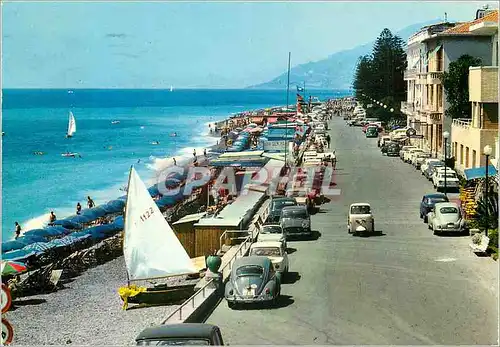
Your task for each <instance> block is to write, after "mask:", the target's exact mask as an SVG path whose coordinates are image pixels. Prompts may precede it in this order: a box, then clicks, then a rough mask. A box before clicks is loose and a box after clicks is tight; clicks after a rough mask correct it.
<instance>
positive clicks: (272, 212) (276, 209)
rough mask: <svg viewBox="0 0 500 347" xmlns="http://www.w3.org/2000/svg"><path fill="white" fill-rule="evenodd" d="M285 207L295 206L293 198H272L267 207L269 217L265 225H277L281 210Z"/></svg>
mask: <svg viewBox="0 0 500 347" xmlns="http://www.w3.org/2000/svg"><path fill="white" fill-rule="evenodd" d="M287 206H297V200H295V198H293V197H285V196H277V197H273V198H272V200H271V204H270V206H269V216H268V217H267V221H266V222H267V223H279V221H280V217H281V210H282V209H283V208H284V207H287Z"/></svg>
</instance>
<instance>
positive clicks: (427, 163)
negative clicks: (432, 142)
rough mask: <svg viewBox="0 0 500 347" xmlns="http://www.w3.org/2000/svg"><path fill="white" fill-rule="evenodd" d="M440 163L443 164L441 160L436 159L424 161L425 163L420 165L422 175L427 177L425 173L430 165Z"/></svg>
mask: <svg viewBox="0 0 500 347" xmlns="http://www.w3.org/2000/svg"><path fill="white" fill-rule="evenodd" d="M439 162H441V160H439V159H435V158H427V159H424V161H423V162H422V164H421V165H420V172H421V173H422V175H425V171H427V168H428V167H429V164H430V163H439Z"/></svg>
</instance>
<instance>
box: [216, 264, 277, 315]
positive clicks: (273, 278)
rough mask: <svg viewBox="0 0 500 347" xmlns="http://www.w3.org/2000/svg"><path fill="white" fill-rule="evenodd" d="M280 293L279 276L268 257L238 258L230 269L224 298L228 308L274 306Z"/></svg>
mask: <svg viewBox="0 0 500 347" xmlns="http://www.w3.org/2000/svg"><path fill="white" fill-rule="evenodd" d="M280 292H281V279H280V274H279V273H278V272H276V270H275V269H274V266H273V263H272V262H271V260H270V259H269V258H268V257H264V256H250V257H242V258H238V259H236V260H235V261H234V264H233V266H232V268H231V275H230V277H229V281H228V282H227V284H226V288H225V295H224V296H225V298H226V300H227V304H228V306H229V307H230V308H233V307H234V305H235V304H246V303H272V304H276V303H277V301H278V298H279V296H280Z"/></svg>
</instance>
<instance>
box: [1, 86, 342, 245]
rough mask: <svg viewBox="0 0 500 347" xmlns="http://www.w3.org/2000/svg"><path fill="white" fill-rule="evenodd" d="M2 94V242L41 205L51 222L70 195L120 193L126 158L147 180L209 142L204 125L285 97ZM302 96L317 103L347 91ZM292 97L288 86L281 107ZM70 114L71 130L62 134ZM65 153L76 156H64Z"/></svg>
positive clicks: (43, 217) (99, 199)
mask: <svg viewBox="0 0 500 347" xmlns="http://www.w3.org/2000/svg"><path fill="white" fill-rule="evenodd" d="M306 92H307V91H306ZM2 94H3V96H2V97H3V98H2V131H3V132H4V134H3V136H2V147H1V153H2V219H1V220H2V239H3V240H8V239H12V238H13V237H14V222H16V221H18V222H19V223H20V225H21V227H22V230H23V231H27V230H31V229H36V228H41V227H43V226H45V225H46V224H47V222H48V218H49V217H48V216H49V213H50V211H54V213H55V214H56V216H57V218H58V219H61V218H64V217H67V216H70V215H73V214H74V213H75V207H76V204H77V202H80V203H81V204H82V206H83V207H84V208H85V207H86V198H87V196H90V197H91V198H92V199H93V200H94V201H95V203H96V204H97V205H99V204H102V203H105V202H107V201H109V200H112V199H114V198H117V197H119V196H122V195H124V194H125V193H124V191H123V190H121V189H123V187H124V186H125V185H126V183H127V177H128V173H129V169H130V167H131V165H134V167H135V169H136V170H137V172H138V173H139V175H140V176H141V178H142V179H143V180H144V181H146V182H147V181H151V180H152V179H153V178H154V177H155V172H157V170H160V169H161V168H162V167H163V166H165V165H168V164H167V163H168V162H170V161H171V158H172V157H175V158H176V159H177V161H179V160H180V159H181V158H183V157H186V158H187V157H189V156H192V152H193V149H195V148H196V149H197V153H200V154H201V153H202V152H203V148H206V147H208V146H211V145H213V144H215V143H216V142H217V140H218V139H217V138H215V137H212V136H210V134H209V127H208V125H209V124H213V123H214V122H216V121H220V120H224V119H226V118H228V117H230V116H231V115H234V114H236V113H239V112H243V111H248V110H257V109H263V108H267V107H272V106H279V105H282V106H283V105H286V102H287V101H286V97H287V95H286V91H281V90H253V89H243V90H220V89H217V90H195V89H190V90H188V89H186V90H182V89H177V90H173V91H170V90H115V89H111V90H110V89H103V90H99V89H75V90H67V89H64V90H62V89H58V90H53V89H40V90H34V89H30V90H23V89H4V90H3V91H2ZM309 94H310V95H313V96H316V97H318V98H319V99H320V100H326V99H330V98H340V97H344V96H347V95H349V91H348V90H314V91H310V93H308V94H307V97H308V96H309ZM295 96H296V93H295V92H290V94H289V100H290V104H293V103H294V102H295ZM70 111H71V112H72V113H73V114H74V117H75V119H76V133H75V134H74V136H73V137H71V138H66V137H65V135H66V132H67V129H68V117H69V112H70ZM115 121H119V123H117V122H115ZM112 122H114V123H115V124H113V123H112ZM173 133H176V135H177V136H172V135H173ZM155 142H157V143H159V144H154V143H155ZM36 152H42V153H43V154H42V155H37V154H35V153H36ZM66 152H77V153H78V154H79V155H80V156H81V157H80V156H77V157H75V158H72V157H63V156H62V155H61V154H62V153H66Z"/></svg>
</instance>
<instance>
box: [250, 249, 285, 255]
mask: <svg viewBox="0 0 500 347" xmlns="http://www.w3.org/2000/svg"><path fill="white" fill-rule="evenodd" d="M250 255H257V256H263V257H279V256H281V249H279V248H278V247H255V248H252V250H251V251H250Z"/></svg>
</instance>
